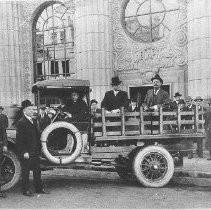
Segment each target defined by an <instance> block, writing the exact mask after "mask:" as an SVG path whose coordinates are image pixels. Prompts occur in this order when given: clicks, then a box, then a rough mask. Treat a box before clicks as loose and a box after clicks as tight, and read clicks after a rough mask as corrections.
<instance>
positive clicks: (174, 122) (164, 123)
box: [163, 120, 177, 125]
mask: <svg viewBox="0 0 211 210" xmlns="http://www.w3.org/2000/svg"><path fill="white" fill-rule="evenodd" d="M163 125H177V121H176V120H175V121H166V120H165V121H163Z"/></svg>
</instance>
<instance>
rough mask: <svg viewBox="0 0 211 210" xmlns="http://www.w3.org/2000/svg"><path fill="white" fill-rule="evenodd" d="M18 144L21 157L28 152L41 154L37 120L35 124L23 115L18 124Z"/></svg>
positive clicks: (35, 154)
mask: <svg viewBox="0 0 211 210" xmlns="http://www.w3.org/2000/svg"><path fill="white" fill-rule="evenodd" d="M16 128H17V129H16V141H17V143H16V145H17V149H18V151H19V154H20V157H23V154H24V153H26V152H28V153H29V157H30V156H39V155H40V152H41V141H40V134H39V131H38V127H37V122H36V120H33V124H32V123H31V122H30V121H29V120H28V119H27V118H26V117H25V116H23V117H22V118H21V119H20V120H19V121H18V122H17V124H16Z"/></svg>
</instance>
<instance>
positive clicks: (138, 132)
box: [125, 130, 140, 135]
mask: <svg viewBox="0 0 211 210" xmlns="http://www.w3.org/2000/svg"><path fill="white" fill-rule="evenodd" d="M139 134H140V131H139V130H136V131H125V135H139Z"/></svg>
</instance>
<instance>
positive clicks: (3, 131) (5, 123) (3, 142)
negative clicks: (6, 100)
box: [0, 106, 8, 198]
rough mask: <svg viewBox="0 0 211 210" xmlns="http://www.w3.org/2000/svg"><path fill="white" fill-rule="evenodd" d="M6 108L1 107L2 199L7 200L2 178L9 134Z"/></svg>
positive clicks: (0, 165) (0, 183) (0, 195)
mask: <svg viewBox="0 0 211 210" xmlns="http://www.w3.org/2000/svg"><path fill="white" fill-rule="evenodd" d="M3 110H4V108H3V107H2V106H0V197H2V198H6V197H7V196H6V194H5V192H2V190H1V186H2V184H3V182H4V180H3V177H2V171H1V167H2V160H3V152H6V151H7V133H6V128H7V127H8V118H7V116H6V115H5V114H3V113H2V111H3Z"/></svg>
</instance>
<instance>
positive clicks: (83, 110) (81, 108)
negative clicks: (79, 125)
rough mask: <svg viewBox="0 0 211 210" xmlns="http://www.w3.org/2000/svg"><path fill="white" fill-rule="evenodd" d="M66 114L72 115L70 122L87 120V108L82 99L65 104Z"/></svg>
mask: <svg viewBox="0 0 211 210" xmlns="http://www.w3.org/2000/svg"><path fill="white" fill-rule="evenodd" d="M66 109H67V112H69V113H70V114H72V118H71V121H73V122H84V121H87V120H88V106H87V104H86V102H85V101H83V100H82V99H79V100H77V101H76V102H73V101H70V102H69V103H68V104H67V108H66Z"/></svg>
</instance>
